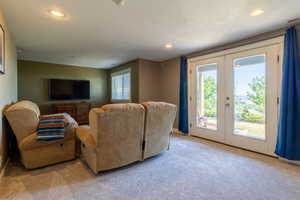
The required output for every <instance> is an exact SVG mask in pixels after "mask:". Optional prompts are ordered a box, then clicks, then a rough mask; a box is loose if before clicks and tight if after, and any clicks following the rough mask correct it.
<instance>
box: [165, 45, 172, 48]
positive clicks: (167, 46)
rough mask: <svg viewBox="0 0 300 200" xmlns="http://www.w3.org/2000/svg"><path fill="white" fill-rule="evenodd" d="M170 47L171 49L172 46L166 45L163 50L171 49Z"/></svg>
mask: <svg viewBox="0 0 300 200" xmlns="http://www.w3.org/2000/svg"><path fill="white" fill-rule="evenodd" d="M172 47H173V45H172V44H166V45H165V48H166V49H171V48H172Z"/></svg>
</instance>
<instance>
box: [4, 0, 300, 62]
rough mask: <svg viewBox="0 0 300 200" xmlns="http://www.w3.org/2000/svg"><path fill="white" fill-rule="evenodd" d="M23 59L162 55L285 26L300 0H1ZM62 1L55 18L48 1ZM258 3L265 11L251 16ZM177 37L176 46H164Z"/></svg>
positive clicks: (114, 58)
mask: <svg viewBox="0 0 300 200" xmlns="http://www.w3.org/2000/svg"><path fill="white" fill-rule="evenodd" d="M0 6H1V8H2V10H3V11H4V15H5V17H6V20H7V22H8V24H9V28H10V30H11V32H12V34H13V37H14V39H15V42H16V45H17V47H18V48H20V49H22V50H23V52H22V53H21V54H20V55H19V58H20V59H25V60H34V61H43V62H50V63H59V64H67V65H78V66H90V67H97V68H110V67H111V66H114V65H117V64H120V63H123V62H126V61H129V60H132V59H135V58H145V59H150V60H154V61H163V60H167V59H169V58H173V57H176V56H179V55H183V54H187V53H191V52H195V51H198V50H201V49H204V48H208V47H212V46H216V45H219V44H224V43H227V42H231V41H235V40H239V39H242V38H245V37H249V36H252V35H255V34H258V33H262V32H266V31H270V30H274V29H277V28H279V27H282V26H285V25H286V23H287V21H288V20H290V19H294V18H297V17H300V12H299V11H300V1H299V0H284V1H283V0H126V3H125V5H124V6H117V5H116V4H114V3H113V2H112V0H63V1H62V0H1V1H0ZM53 8H56V9H61V10H63V11H64V12H65V14H66V18H65V19H63V20H57V19H54V18H52V17H51V16H49V15H48V10H49V9H53ZM255 9H263V10H265V13H264V15H262V16H258V17H250V12H251V11H253V10H255ZM166 43H172V44H173V45H174V48H173V49H165V48H164V45H165V44H166Z"/></svg>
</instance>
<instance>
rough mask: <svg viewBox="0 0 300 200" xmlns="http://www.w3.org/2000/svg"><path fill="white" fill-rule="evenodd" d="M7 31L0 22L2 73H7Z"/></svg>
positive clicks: (0, 68) (0, 61) (0, 71)
mask: <svg viewBox="0 0 300 200" xmlns="http://www.w3.org/2000/svg"><path fill="white" fill-rule="evenodd" d="M4 61H5V32H4V29H3V27H2V26H1V24H0V73H2V74H4V73H5V62H4Z"/></svg>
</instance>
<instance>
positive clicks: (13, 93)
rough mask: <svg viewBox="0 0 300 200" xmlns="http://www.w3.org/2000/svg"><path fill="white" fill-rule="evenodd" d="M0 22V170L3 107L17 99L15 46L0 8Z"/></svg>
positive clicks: (4, 147)
mask: <svg viewBox="0 0 300 200" xmlns="http://www.w3.org/2000/svg"><path fill="white" fill-rule="evenodd" d="M0 24H1V25H2V26H3V28H4V31H5V74H4V75H2V74H0V87H1V88H0V117H1V122H0V170H1V169H2V168H3V165H4V164H5V162H6V160H7V154H8V151H7V136H8V133H7V129H6V128H5V127H6V126H5V124H4V123H3V114H2V112H3V109H4V107H5V106H6V105H8V104H11V103H12V102H15V101H17V55H16V47H15V44H14V42H13V39H12V37H11V35H10V33H9V30H8V25H7V24H6V23H5V19H4V17H3V14H2V11H1V10H0Z"/></svg>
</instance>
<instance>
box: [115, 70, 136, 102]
mask: <svg viewBox="0 0 300 200" xmlns="http://www.w3.org/2000/svg"><path fill="white" fill-rule="evenodd" d="M130 79H131V71H130V69H126V70H123V71H119V72H115V73H113V74H111V99H112V101H120V100H121V101H122V100H130V96H131V94H130V93H131V92H130Z"/></svg>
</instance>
